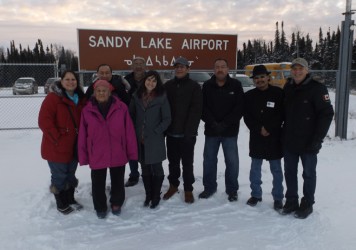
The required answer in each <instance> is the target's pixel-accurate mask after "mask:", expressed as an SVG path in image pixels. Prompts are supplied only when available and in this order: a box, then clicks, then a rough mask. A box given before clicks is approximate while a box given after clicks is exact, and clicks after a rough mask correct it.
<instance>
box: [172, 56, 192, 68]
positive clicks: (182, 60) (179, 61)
mask: <svg viewBox="0 0 356 250" xmlns="http://www.w3.org/2000/svg"><path fill="white" fill-rule="evenodd" d="M177 64H182V65H184V66H187V67H188V68H189V66H190V63H189V62H188V60H187V59H186V58H184V57H181V56H180V57H178V58H177V59H176V60H175V61H174V65H173V66H176V65H177Z"/></svg>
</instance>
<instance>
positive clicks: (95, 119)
mask: <svg viewBox="0 0 356 250" xmlns="http://www.w3.org/2000/svg"><path fill="white" fill-rule="evenodd" d="M112 90H113V87H112V85H111V84H110V83H109V82H108V81H106V80H98V81H96V82H95V84H94V95H93V97H91V99H90V100H89V101H88V104H87V106H85V107H84V109H83V111H82V116H81V121H80V128H79V136H78V154H79V163H80V165H88V164H89V167H90V168H91V180H92V195H93V203H94V209H95V210H96V213H97V216H98V218H105V217H106V215H107V209H108V208H107V203H106V194H105V186H106V173H107V168H109V170H110V177H111V197H110V203H111V211H112V213H113V214H114V215H119V214H120V212H121V207H122V205H123V203H124V201H125V187H124V176H125V164H126V163H127V162H128V161H129V160H137V142H136V135H135V130H134V127H133V124H132V121H131V118H130V115H129V112H128V108H127V106H126V104H124V103H123V102H122V101H120V99H119V98H117V97H116V96H112V95H111V91H112Z"/></svg>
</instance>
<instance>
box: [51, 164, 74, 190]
mask: <svg viewBox="0 0 356 250" xmlns="http://www.w3.org/2000/svg"><path fill="white" fill-rule="evenodd" d="M48 166H49V168H50V170H51V184H52V185H53V186H55V187H56V188H57V190H58V191H59V192H60V191H62V190H65V189H67V187H68V185H69V186H72V187H76V186H77V185H78V179H77V178H76V177H75V172H76V171H77V166H78V161H77V160H73V161H71V162H69V163H61V162H51V161H48Z"/></svg>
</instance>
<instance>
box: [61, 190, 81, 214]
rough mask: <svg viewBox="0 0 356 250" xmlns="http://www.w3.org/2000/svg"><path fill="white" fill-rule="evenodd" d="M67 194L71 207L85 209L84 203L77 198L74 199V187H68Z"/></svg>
mask: <svg viewBox="0 0 356 250" xmlns="http://www.w3.org/2000/svg"><path fill="white" fill-rule="evenodd" d="M65 192H66V195H67V201H68V204H69V205H71V207H72V208H73V209H74V210H77V211H79V210H81V209H83V206H82V204H80V203H78V202H77V201H76V200H75V199H74V193H75V188H74V187H70V188H69V189H67V190H66V191H65Z"/></svg>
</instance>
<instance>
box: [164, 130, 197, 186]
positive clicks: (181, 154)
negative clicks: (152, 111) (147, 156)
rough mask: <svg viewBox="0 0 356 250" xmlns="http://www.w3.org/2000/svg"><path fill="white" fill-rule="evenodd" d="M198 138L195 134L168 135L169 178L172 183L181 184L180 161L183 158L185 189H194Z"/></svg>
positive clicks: (174, 184)
mask: <svg viewBox="0 0 356 250" xmlns="http://www.w3.org/2000/svg"><path fill="white" fill-rule="evenodd" d="M196 140H197V138H196V137H195V136H192V137H173V136H167V158H168V162H169V163H168V168H169V175H168V180H169V183H170V184H171V185H173V186H175V187H178V186H179V183H180V182H179V177H180V161H181V160H182V165H183V181H184V184H183V185H184V191H190V192H191V191H193V183H194V182H195V177H194V171H193V162H194V146H195V142H196Z"/></svg>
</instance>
